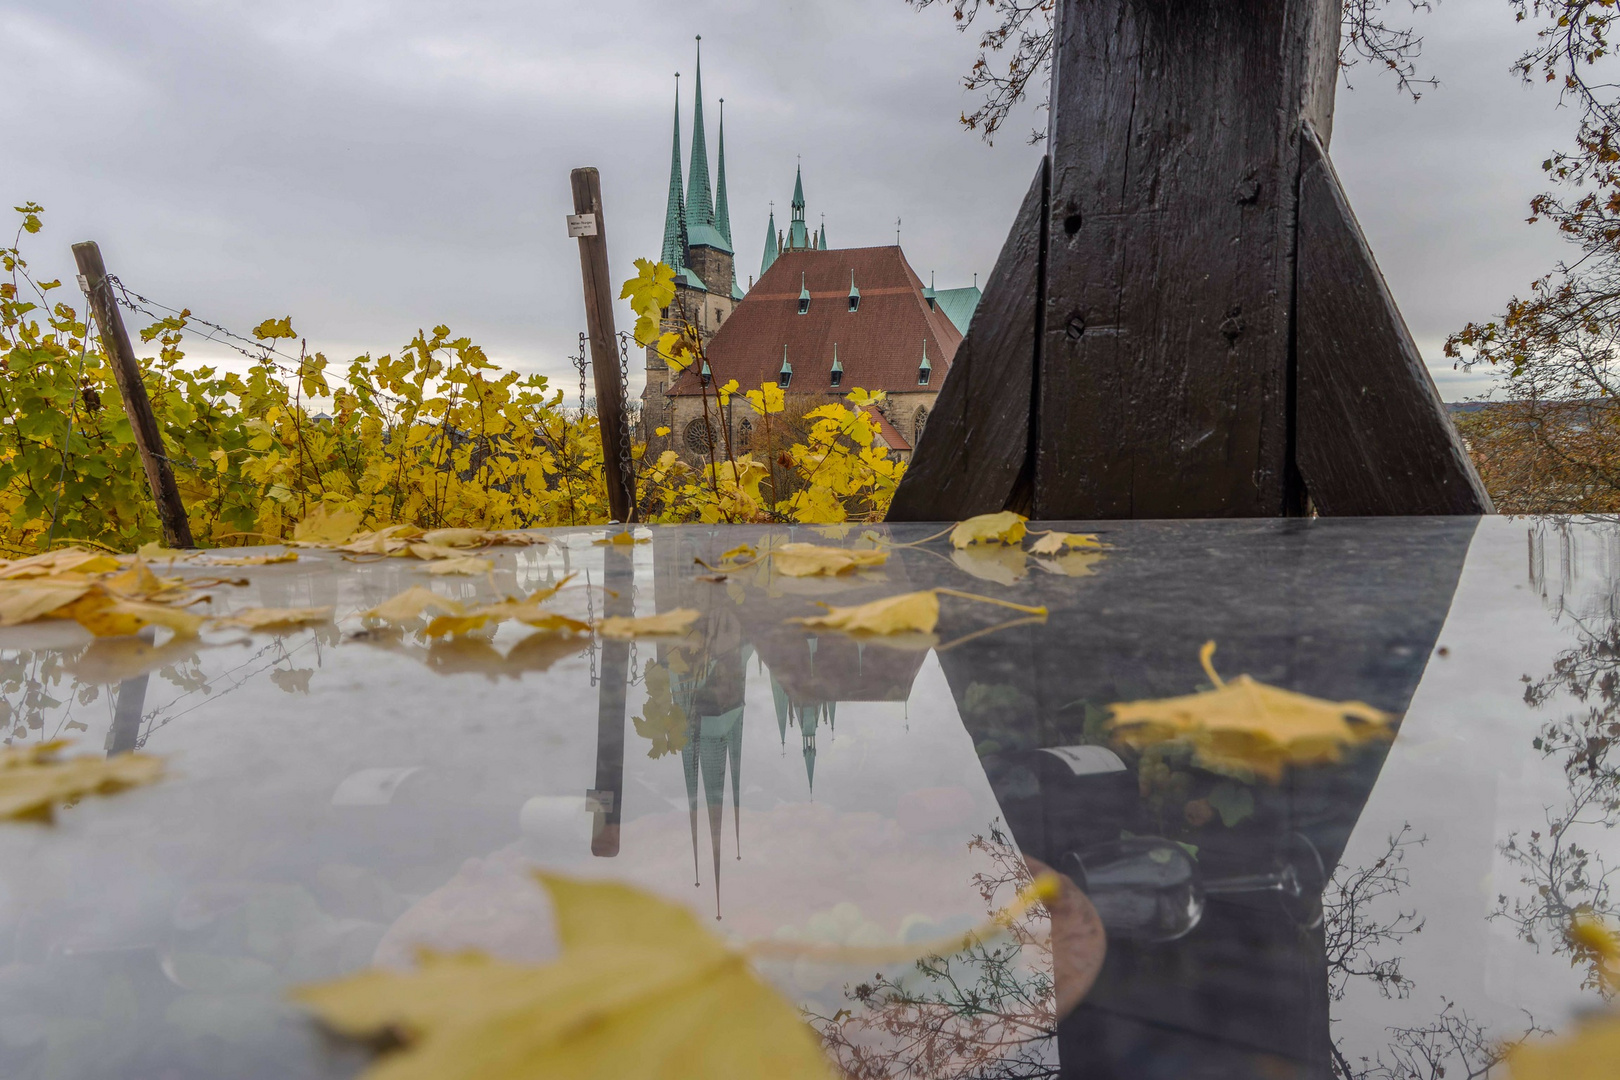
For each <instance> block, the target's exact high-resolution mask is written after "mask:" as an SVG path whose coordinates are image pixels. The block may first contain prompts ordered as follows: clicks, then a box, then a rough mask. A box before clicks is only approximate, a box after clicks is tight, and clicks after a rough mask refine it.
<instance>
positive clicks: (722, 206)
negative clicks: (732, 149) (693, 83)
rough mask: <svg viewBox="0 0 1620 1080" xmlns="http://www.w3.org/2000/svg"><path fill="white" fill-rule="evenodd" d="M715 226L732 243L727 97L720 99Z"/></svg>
mask: <svg viewBox="0 0 1620 1080" xmlns="http://www.w3.org/2000/svg"><path fill="white" fill-rule="evenodd" d="M714 227H715V228H716V229H718V230H719V231H720V235H721V236H722V237H723V238H724V239H725V241H726V246H728V247H729V246H730V245H731V204H730V202H728V201H727V199H726V99H725V98H721V99H720V155H719V159H718V161H717V162H716V173H715V178H714Z"/></svg>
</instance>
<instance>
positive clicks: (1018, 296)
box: [888, 158, 1047, 521]
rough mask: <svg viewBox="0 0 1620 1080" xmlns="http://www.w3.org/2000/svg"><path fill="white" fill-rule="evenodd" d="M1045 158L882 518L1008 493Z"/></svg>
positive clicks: (1023, 439)
mask: <svg viewBox="0 0 1620 1080" xmlns="http://www.w3.org/2000/svg"><path fill="white" fill-rule="evenodd" d="M1046 185H1047V160H1046V159H1045V158H1042V159H1041V164H1040V167H1039V168H1037V169H1036V170H1035V179H1034V180H1033V181H1032V182H1031V183H1030V186H1029V193H1028V194H1027V195H1025V196H1024V202H1023V205H1022V206H1021V207H1019V210H1018V217H1017V218H1016V219H1015V220H1014V221H1013V227H1012V231H1011V232H1010V233H1009V234H1008V235H1007V241H1006V243H1005V244H1003V245H1002V248H1001V255H1000V256H999V257H998V258H997V259H996V265H995V268H994V269H992V270H991V271H990V276H989V278H988V279H987V280H986V281H985V286H984V296H983V297H982V298H981V299H980V301H979V307H978V310H977V311H976V312H975V313H974V316H973V323H972V325H971V326H970V327H969V329H968V333H967V337H965V338H963V340H962V343H961V345H959V346H958V347H957V350H956V356H955V359H954V360H953V361H952V362H951V370H950V374H949V375H948V376H947V377H946V379H945V383H944V385H943V386H942V387H941V388H940V392H939V398H938V401H937V402H936V404H935V406H934V410H933V412H932V413H931V414H930V415H929V418H928V426H927V428H926V429H924V432H923V437H922V440H921V441H920V442H919V443H918V445H917V447H916V449H915V451H914V452H913V454H912V458H911V463H910V465H908V466H907V468H906V474H905V476H904V477H903V478H902V479H901V481H900V487H899V490H897V491H896V492H895V495H894V501H893V503H892V504H890V507H889V513H888V520H890V521H959V520H961V519H962V518H966V517H972V516H973V515H974V514H989V513H995V512H996V511H999V510H1001V509H1003V508H1004V507H1005V506H1006V505H1007V503H1008V501H1009V500H1010V499H1011V498H1012V497H1013V494H1014V489H1015V487H1016V486H1017V483H1018V480H1019V476H1020V474H1021V473H1022V472H1023V470H1024V466H1025V461H1026V459H1027V457H1028V453H1029V441H1030V417H1031V411H1032V399H1031V394H1032V390H1033V387H1034V381H1035V378H1034V376H1035V369H1036V364H1037V357H1036V344H1037V338H1036V318H1037V314H1038V307H1039V297H1040V262H1041V250H1042V232H1043V229H1044V228H1045V222H1044V218H1045V207H1046V198H1047V192H1046Z"/></svg>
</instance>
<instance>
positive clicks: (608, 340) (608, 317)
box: [569, 169, 636, 521]
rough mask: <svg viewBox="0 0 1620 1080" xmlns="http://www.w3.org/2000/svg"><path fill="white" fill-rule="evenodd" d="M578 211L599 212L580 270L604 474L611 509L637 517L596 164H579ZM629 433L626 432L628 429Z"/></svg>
mask: <svg viewBox="0 0 1620 1080" xmlns="http://www.w3.org/2000/svg"><path fill="white" fill-rule="evenodd" d="M569 180H570V182H571V184H572V185H573V189H574V213H576V214H595V215H596V235H595V236H581V237H580V238H579V270H580V275H581V277H583V278H584V285H585V328H586V331H587V333H588V334H589V336H590V339H591V374H592V376H593V377H594V379H595V382H596V421H597V423H598V424H599V425H600V426H601V431H602V475H603V479H604V480H605V481H606V485H607V497H608V512H609V513H611V514H612V515H613V520H614V521H634V520H636V517H635V513H636V473H635V465H634V464H633V463H632V462H631V461H630V455H629V453H628V452H627V450H626V449H625V448H626V447H628V442H627V441H626V440H625V437H624V434H621V433H624V384H623V383H622V382H621V381H620V379H619V341H618V333H617V332H616V331H615V329H614V326H613V300H614V297H615V296H616V295H617V291H616V290H615V289H614V287H613V278H612V276H611V275H610V274H609V273H608V255H607V222H606V221H605V220H604V219H603V216H602V177H601V175H600V174H599V173H598V172H597V171H596V170H595V169H575V170H574V171H573V172H572V173H571V174H570V175H569ZM626 434H627V433H626Z"/></svg>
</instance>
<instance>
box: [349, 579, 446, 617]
mask: <svg viewBox="0 0 1620 1080" xmlns="http://www.w3.org/2000/svg"><path fill="white" fill-rule="evenodd" d="M426 611H443V612H447V613H448V614H451V615H464V614H466V612H467V609H466V607H465V606H464V605H462V604H461V603H460V602H458V601H455V600H452V599H450V598H449V597H448V596H440V595H439V594H438V593H436V592H434V591H433V590H432V589H424V588H423V587H422V586H420V585H412V586H411V587H410V588H408V589H406V590H405V591H404V592H402V593H400V594H399V595H398V596H393V597H390V598H389V599H387V600H384V601H383V602H382V603H380V604H378V605H377V606H376V607H374V608H372V609H371V610H370V611H367V612H364V616H365V617H366V618H371V619H381V620H383V621H384V622H391V623H400V622H409V621H410V620H412V619H417V618H420V617H421V616H422V613H423V612H426Z"/></svg>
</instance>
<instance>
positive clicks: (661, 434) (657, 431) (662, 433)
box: [653, 426, 669, 439]
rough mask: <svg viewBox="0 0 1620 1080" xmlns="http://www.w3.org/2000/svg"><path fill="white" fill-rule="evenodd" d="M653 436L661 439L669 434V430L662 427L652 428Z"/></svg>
mask: <svg viewBox="0 0 1620 1080" xmlns="http://www.w3.org/2000/svg"><path fill="white" fill-rule="evenodd" d="M653 434H654V435H657V436H658V437H659V438H660V439H662V438H663V437H664V436H665V435H668V434H669V428H667V427H662V426H660V427H655V428H653Z"/></svg>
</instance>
